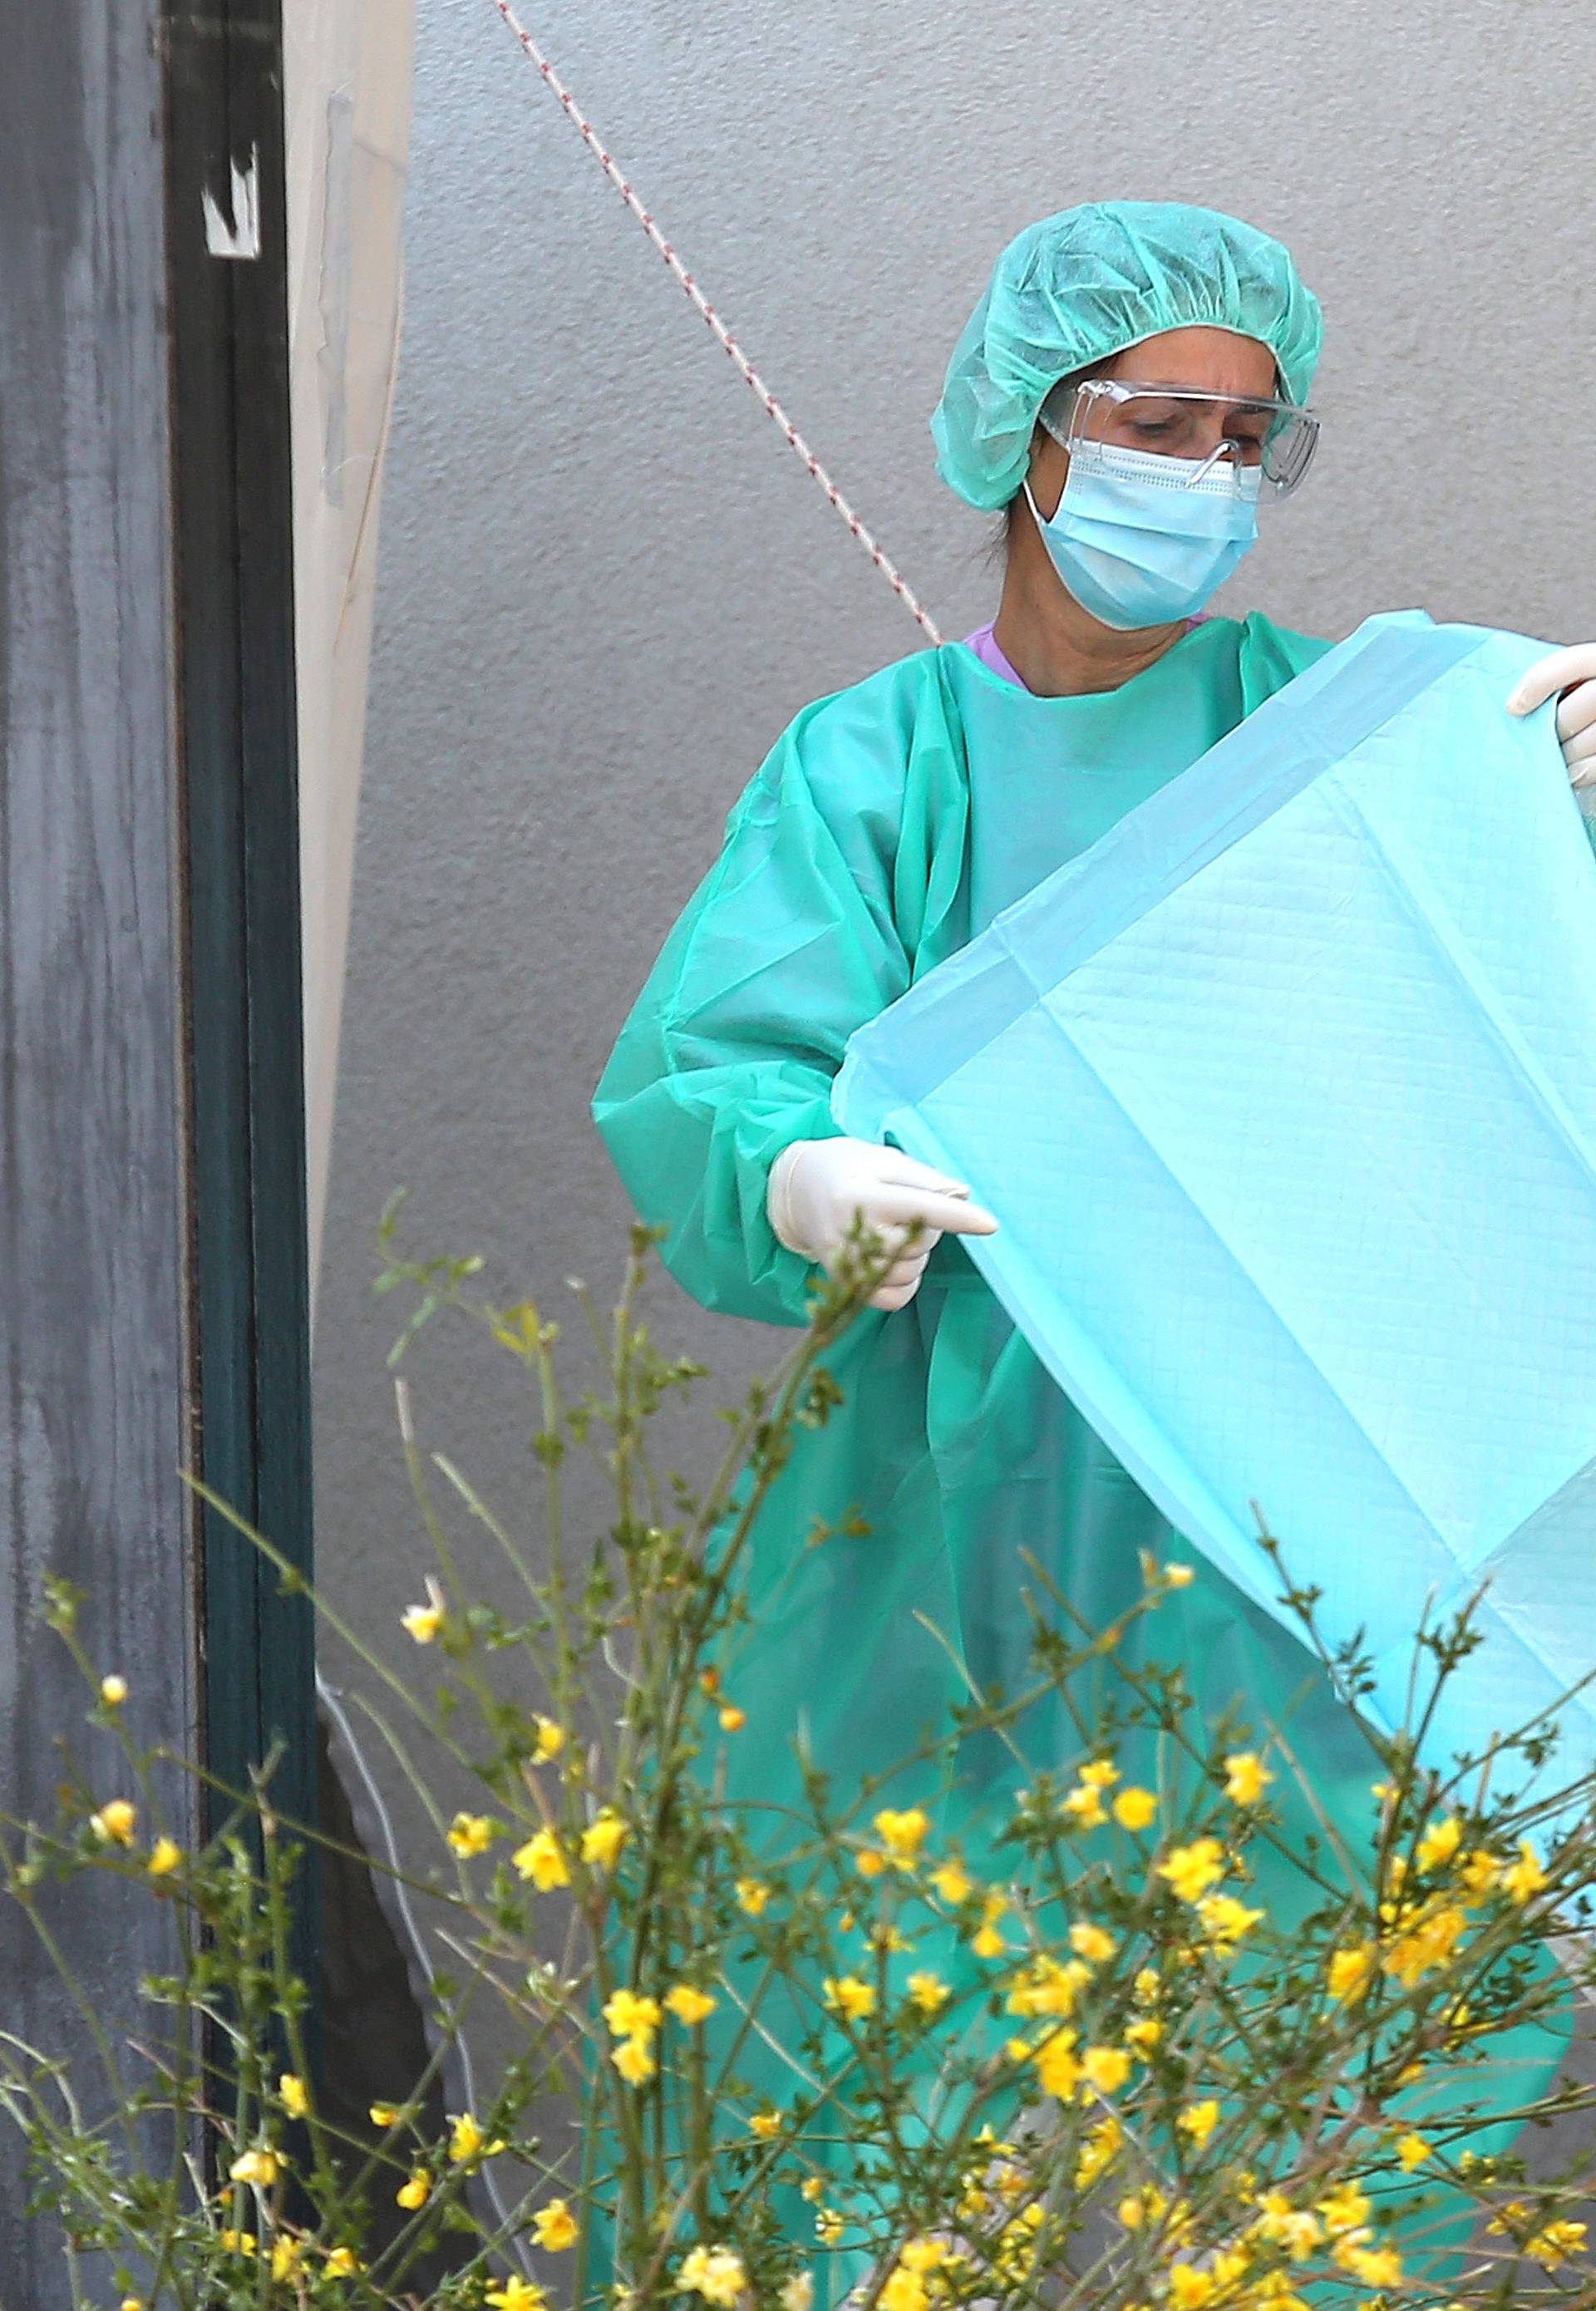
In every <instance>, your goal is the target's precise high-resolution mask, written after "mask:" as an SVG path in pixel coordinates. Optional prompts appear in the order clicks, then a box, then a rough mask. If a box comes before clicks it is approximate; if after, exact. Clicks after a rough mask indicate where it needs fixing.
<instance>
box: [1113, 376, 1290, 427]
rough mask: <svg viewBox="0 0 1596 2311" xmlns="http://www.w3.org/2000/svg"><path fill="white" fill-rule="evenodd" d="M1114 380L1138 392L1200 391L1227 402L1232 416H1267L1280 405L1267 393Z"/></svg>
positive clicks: (1208, 396)
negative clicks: (1209, 390)
mask: <svg viewBox="0 0 1596 2311" xmlns="http://www.w3.org/2000/svg"><path fill="white" fill-rule="evenodd" d="M1114 382H1115V383H1116V384H1117V385H1127V386H1131V387H1133V388H1135V389H1136V391H1137V392H1138V393H1167V394H1172V395H1174V396H1177V397H1180V396H1184V395H1186V394H1189V393H1201V394H1204V395H1205V397H1206V398H1207V399H1208V400H1209V401H1224V402H1228V404H1229V406H1230V411H1231V414H1232V415H1233V416H1243V417H1267V416H1268V414H1269V411H1270V410H1271V409H1276V408H1278V407H1279V406H1280V405H1279V404H1278V402H1276V401H1275V400H1273V399H1272V398H1271V397H1269V395H1268V394H1264V395H1261V396H1252V395H1247V394H1225V393H1208V390H1207V388H1206V387H1204V386H1200V385H1198V386H1192V385H1170V384H1160V383H1156V382H1155V381H1154V380H1153V379H1140V378H1130V377H1121V378H1116V379H1115V380H1114Z"/></svg>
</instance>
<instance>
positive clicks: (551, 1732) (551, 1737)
mask: <svg viewBox="0 0 1596 2311" xmlns="http://www.w3.org/2000/svg"><path fill="white" fill-rule="evenodd" d="M532 1722H533V1724H534V1725H536V1728H537V1742H536V1755H537V1757H538V1759H539V1761H540V1762H541V1761H543V1760H544V1759H545V1758H549V1757H558V1756H559V1754H560V1752H561V1750H562V1749H563V1748H564V1747H565V1728H564V1727H563V1725H556V1724H555V1722H554V1719H553V1718H552V1717H545V1716H544V1715H542V1714H541V1713H540V1712H538V1711H536V1710H535V1711H534V1712H533V1715H532ZM488 2299H489V2301H490V2302H491V2301H492V2300H493V2298H492V2297H491V2296H490V2297H489V2298H488Z"/></svg>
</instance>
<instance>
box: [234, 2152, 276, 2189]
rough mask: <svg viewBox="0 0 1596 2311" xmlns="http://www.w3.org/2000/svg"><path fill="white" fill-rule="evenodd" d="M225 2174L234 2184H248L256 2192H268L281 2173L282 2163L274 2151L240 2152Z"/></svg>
mask: <svg viewBox="0 0 1596 2311" xmlns="http://www.w3.org/2000/svg"><path fill="white" fill-rule="evenodd" d="M227 2172H228V2175H229V2177H230V2178H231V2181H233V2182H235V2183H249V2184H253V2185H254V2186H255V2188H256V2189H257V2191H269V2190H270V2189H271V2187H272V2185H273V2184H274V2183H275V2181H276V2179H277V2177H278V2176H279V2175H280V2174H281V2173H282V2172H283V2162H282V2160H281V2159H280V2158H278V2156H277V2154H276V2152H275V2150H240V2153H239V2155H238V2157H237V2158H235V2159H234V2160H233V2162H232V2165H231V2167H229V2168H228V2170H227Z"/></svg>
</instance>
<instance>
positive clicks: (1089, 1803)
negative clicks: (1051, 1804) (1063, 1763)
mask: <svg viewBox="0 0 1596 2311" xmlns="http://www.w3.org/2000/svg"><path fill="white" fill-rule="evenodd" d="M1060 1812H1062V1813H1067V1814H1068V1816H1069V1818H1070V1819H1071V1821H1073V1822H1074V1823H1075V1825H1076V1827H1077V1828H1078V1829H1101V1828H1102V1827H1103V1823H1104V1822H1105V1821H1106V1820H1107V1819H1108V1811H1107V1809H1106V1807H1105V1806H1104V1805H1103V1792H1102V1791H1101V1790H1100V1789H1096V1788H1095V1787H1094V1786H1093V1784H1092V1783H1090V1782H1077V1784H1076V1786H1075V1787H1074V1789H1072V1790H1067V1791H1066V1792H1065V1793H1064V1796H1063V1798H1062V1799H1061V1800H1060Z"/></svg>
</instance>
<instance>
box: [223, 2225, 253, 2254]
mask: <svg viewBox="0 0 1596 2311" xmlns="http://www.w3.org/2000/svg"><path fill="white" fill-rule="evenodd" d="M219 2236H220V2237H221V2241H222V2253H223V2254H254V2252H255V2233H254V2232H253V2231H234V2230H225V2231H222V2232H221V2233H220V2234H219Z"/></svg>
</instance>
